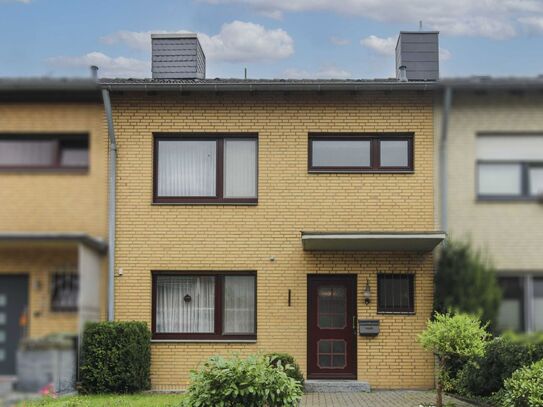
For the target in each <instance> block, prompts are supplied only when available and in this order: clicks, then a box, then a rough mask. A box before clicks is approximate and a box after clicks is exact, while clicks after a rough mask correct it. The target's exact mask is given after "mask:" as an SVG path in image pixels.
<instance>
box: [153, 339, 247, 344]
mask: <svg viewBox="0 0 543 407" xmlns="http://www.w3.org/2000/svg"><path fill="white" fill-rule="evenodd" d="M151 343H256V339H151Z"/></svg>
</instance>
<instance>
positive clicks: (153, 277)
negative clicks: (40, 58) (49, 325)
mask: <svg viewBox="0 0 543 407" xmlns="http://www.w3.org/2000/svg"><path fill="white" fill-rule="evenodd" d="M425 35H426V36H425ZM410 39H411V40H415V45H413V43H411V42H410ZM152 42H153V79H144V80H137V79H111V80H108V79H103V80H102V81H101V83H102V86H103V88H104V89H106V90H107V91H108V92H109V93H110V95H111V101H112V112H113V117H112V118H113V123H114V133H115V134H110V136H111V137H112V139H116V143H117V149H118V150H117V151H118V155H117V162H116V165H117V173H116V178H115V181H116V193H117V198H116V218H117V219H116V225H117V228H116V244H115V319H116V320H143V321H146V322H147V323H148V324H149V327H150V328H151V330H152V336H153V343H152V370H151V374H152V385H153V388H154V389H176V388H183V387H185V386H186V385H187V383H188V378H189V371H190V370H191V369H194V368H196V367H197V366H198V365H199V364H200V363H201V362H203V361H204V360H205V359H206V358H208V357H209V356H212V355H215V354H221V355H226V356H227V355H231V354H232V353H239V354H242V355H245V354H248V353H255V352H267V351H281V352H288V353H290V354H292V355H293V356H294V357H295V358H296V360H297V361H298V362H299V363H300V365H301V366H302V368H303V370H304V371H305V373H306V374H307V377H309V378H312V379H316V378H320V379H356V380H359V381H367V382H369V384H370V385H372V386H374V387H377V388H379V387H380V388H431V387H433V385H434V370H433V367H434V359H433V356H432V355H431V354H430V353H427V352H425V351H423V349H422V348H421V346H420V345H419V344H418V343H417V335H418V334H419V333H420V332H421V331H422V330H423V329H424V327H425V325H426V321H427V320H428V318H429V317H430V315H431V312H432V303H433V272H434V258H433V254H432V250H433V249H434V247H435V246H436V245H437V244H439V242H440V241H441V240H442V239H443V238H444V234H443V233H440V232H436V225H435V210H434V137H433V132H434V128H433V96H434V95H433V89H434V86H435V83H434V82H433V80H435V79H436V76H437V34H436V33H403V34H402V38H401V39H400V42H401V44H402V47H401V50H403V52H409V51H410V50H413V49H417V47H420V46H421V45H420V44H421V43H423V44H424V45H423V47H427V48H428V49H429V50H428V52H427V55H429V57H430V58H432V61H430V62H429V63H427V64H425V63H424V62H423V63H420V64H419V66H420V67H422V70H421V71H420V72H418V71H415V70H413V71H410V70H409V69H408V71H407V79H413V77H410V76H411V75H414V74H416V75H419V77H418V78H417V79H419V80H409V81H408V80H405V81H404V80H399V79H384V80H352V81H350V80H330V81H327V80H235V79H232V80H229V79H205V58H204V55H203V52H202V50H201V47H200V45H199V43H198V40H197V38H196V36H195V35H193V36H191V35H162V36H154V37H153V41H152ZM402 58H404V56H403V55H399V56H398V59H399V62H400V63H399V64H398V65H402V63H401V62H402ZM402 74H405V72H403V73H402ZM398 75H400V72H399V73H398ZM424 79H428V80H427V81H424ZM106 111H107V107H106ZM112 133H113V132H112ZM359 322H361V323H362V325H363V326H362V327H360V328H359ZM359 329H362V331H363V332H364V333H365V334H364V335H360V334H359ZM367 334H369V335H370V336H367ZM372 335H373V336H372Z"/></svg>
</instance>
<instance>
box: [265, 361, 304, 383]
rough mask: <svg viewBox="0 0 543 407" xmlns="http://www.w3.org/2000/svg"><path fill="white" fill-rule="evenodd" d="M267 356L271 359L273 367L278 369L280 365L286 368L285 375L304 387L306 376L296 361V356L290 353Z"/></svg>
mask: <svg viewBox="0 0 543 407" xmlns="http://www.w3.org/2000/svg"><path fill="white" fill-rule="evenodd" d="M266 356H267V357H268V358H270V362H271V364H272V366H274V367H276V366H277V365H278V364H279V363H280V364H281V365H282V366H284V367H285V373H286V374H287V376H288V377H292V378H293V379H294V380H296V381H297V382H299V383H300V384H301V385H302V386H303V385H304V381H305V380H304V374H303V373H302V370H301V369H300V366H299V365H298V363H296V361H295V360H294V356H292V355H289V354H288V353H268V354H267V355H266Z"/></svg>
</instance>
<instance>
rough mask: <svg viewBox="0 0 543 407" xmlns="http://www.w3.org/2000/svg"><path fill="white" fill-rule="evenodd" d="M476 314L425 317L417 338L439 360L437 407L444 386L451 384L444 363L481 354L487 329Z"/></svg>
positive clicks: (441, 398) (447, 386) (441, 401)
mask: <svg viewBox="0 0 543 407" xmlns="http://www.w3.org/2000/svg"><path fill="white" fill-rule="evenodd" d="M485 328H486V327H485V326H481V321H479V319H478V318H476V317H473V316H471V315H468V314H456V315H451V314H439V313H437V312H436V313H435V315H434V319H433V320H431V321H428V324H427V326H426V329H425V330H424V331H423V332H422V333H421V334H420V335H419V337H418V339H419V342H420V343H421V345H422V347H423V348H424V349H426V350H429V351H432V352H433V353H434V355H435V356H436V357H437V360H438V377H437V386H436V390H437V401H436V405H437V407H441V406H442V405H443V390H450V389H451V387H452V383H451V378H450V377H449V376H448V371H447V368H446V366H447V364H448V362H449V361H451V360H454V359H463V360H471V359H473V358H475V357H481V356H483V355H484V351H485V346H486V338H487V337H488V333H487V332H486V330H485Z"/></svg>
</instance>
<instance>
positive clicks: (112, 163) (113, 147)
mask: <svg viewBox="0 0 543 407" xmlns="http://www.w3.org/2000/svg"><path fill="white" fill-rule="evenodd" d="M102 100H103V101H104V110H105V113H106V119H107V132H108V136H109V182H108V234H109V244H108V255H109V256H108V291H107V303H108V311H107V317H108V321H114V320H115V198H116V190H117V188H116V179H117V176H116V175H117V173H116V172H117V140H116V139H115V128H114V127H113V116H112V112H111V99H110V98H109V90H107V89H102Z"/></svg>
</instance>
